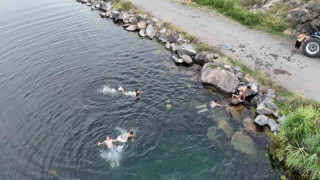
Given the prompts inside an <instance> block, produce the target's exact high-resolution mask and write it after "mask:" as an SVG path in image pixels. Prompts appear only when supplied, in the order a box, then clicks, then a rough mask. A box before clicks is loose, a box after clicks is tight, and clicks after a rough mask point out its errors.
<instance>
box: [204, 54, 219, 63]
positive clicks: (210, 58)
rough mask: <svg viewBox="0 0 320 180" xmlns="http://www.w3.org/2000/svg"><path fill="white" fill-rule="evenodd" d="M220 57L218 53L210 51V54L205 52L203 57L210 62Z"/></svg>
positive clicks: (206, 61)
mask: <svg viewBox="0 0 320 180" xmlns="http://www.w3.org/2000/svg"><path fill="white" fill-rule="evenodd" d="M218 58H219V55H218V54H213V53H209V54H205V56H204V58H203V59H204V62H205V63H208V62H214V60H215V59H218Z"/></svg>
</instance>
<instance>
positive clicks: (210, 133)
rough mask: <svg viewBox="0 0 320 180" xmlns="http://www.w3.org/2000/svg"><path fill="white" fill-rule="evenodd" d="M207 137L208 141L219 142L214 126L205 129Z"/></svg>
mask: <svg viewBox="0 0 320 180" xmlns="http://www.w3.org/2000/svg"><path fill="white" fill-rule="evenodd" d="M207 137H208V139H209V140H210V141H212V142H215V143H218V142H219V140H218V138H219V134H218V130H217V129H216V128H215V127H209V128H208V130H207Z"/></svg>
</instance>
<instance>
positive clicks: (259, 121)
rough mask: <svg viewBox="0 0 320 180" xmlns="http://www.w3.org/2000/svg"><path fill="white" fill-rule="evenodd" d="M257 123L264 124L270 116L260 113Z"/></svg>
mask: <svg viewBox="0 0 320 180" xmlns="http://www.w3.org/2000/svg"><path fill="white" fill-rule="evenodd" d="M254 122H255V123H257V124H258V125H259V126H264V125H266V124H267V123H268V117H267V116H265V115H259V116H257V117H256V119H255V120H254Z"/></svg>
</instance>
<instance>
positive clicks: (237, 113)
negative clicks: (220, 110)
mask: <svg viewBox="0 0 320 180" xmlns="http://www.w3.org/2000/svg"><path fill="white" fill-rule="evenodd" d="M226 110H227V112H228V113H229V114H230V115H231V117H232V119H233V120H235V121H237V122H238V123H239V124H240V123H241V114H242V112H243V111H244V106H236V107H227V108H226Z"/></svg>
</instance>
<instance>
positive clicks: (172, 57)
mask: <svg viewBox="0 0 320 180" xmlns="http://www.w3.org/2000/svg"><path fill="white" fill-rule="evenodd" d="M170 58H171V59H172V60H173V61H174V62H175V63H177V64H182V63H183V59H180V58H178V57H177V56H171V57H170Z"/></svg>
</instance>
